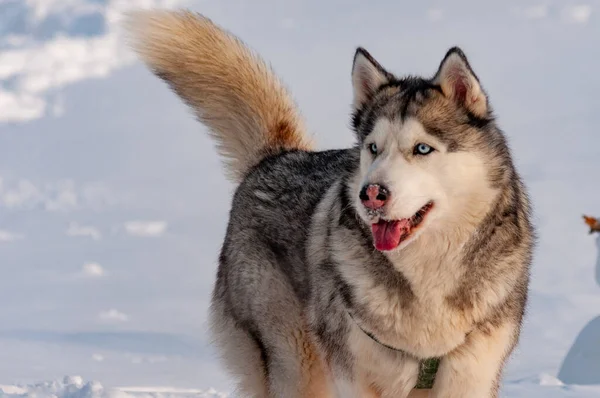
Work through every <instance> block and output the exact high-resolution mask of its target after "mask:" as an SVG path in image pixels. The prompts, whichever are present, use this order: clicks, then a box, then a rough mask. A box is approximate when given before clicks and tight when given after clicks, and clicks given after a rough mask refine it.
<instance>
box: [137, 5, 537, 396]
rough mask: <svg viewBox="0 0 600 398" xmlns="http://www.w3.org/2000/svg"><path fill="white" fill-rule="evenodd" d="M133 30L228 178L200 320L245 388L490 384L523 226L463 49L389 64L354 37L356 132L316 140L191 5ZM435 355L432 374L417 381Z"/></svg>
mask: <svg viewBox="0 0 600 398" xmlns="http://www.w3.org/2000/svg"><path fill="white" fill-rule="evenodd" d="M128 29H129V31H130V32H131V33H132V35H131V38H132V45H133V47H134V48H135V50H136V51H137V53H138V54H139V55H140V57H141V58H142V59H143V60H144V61H145V63H146V64H147V65H148V66H149V68H150V69H151V70H152V71H153V72H154V73H155V74H156V75H157V76H158V77H160V78H161V79H163V80H164V81H166V82H167V83H168V84H169V86H170V87H171V88H172V89H173V90H174V91H175V92H176V93H177V94H178V95H179V96H180V97H181V98H182V99H183V100H184V101H185V102H186V103H187V104H188V105H189V106H190V107H191V108H192V109H193V111H194V112H195V114H196V115H197V117H198V119H199V120H200V121H201V122H202V123H204V124H205V125H206V126H207V127H208V128H209V130H210V133H211V134H212V136H213V137H214V139H215V140H216V142H217V144H218V149H219V151H220V153H221V154H222V155H223V157H224V158H225V164H226V166H227V169H228V171H229V176H230V177H231V178H232V180H233V181H235V182H236V183H238V186H237V189H236V192H235V195H234V196H233V203H232V207H231V212H230V219H229V225H228V229H227V234H226V237H225V240H224V243H223V247H222V251H221V255H220V258H219V268H218V273H217V278H216V284H215V287H214V291H213V296H212V303H211V315H210V322H211V326H212V332H213V335H214V338H215V341H216V344H217V346H218V347H219V350H220V354H221V356H222V358H223V363H224V365H226V367H227V369H228V370H229V371H230V372H231V374H232V376H234V377H235V379H236V381H237V382H238V385H239V393H240V394H241V395H242V396H245V397H284V398H293V397H343V398H352V397H407V396H413V395H412V394H417V395H420V396H430V397H445V398H469V397H472V398H482V397H497V395H498V389H499V380H500V378H501V374H502V370H503V368H504V364H505V361H506V359H507V357H508V356H509V355H510V353H511V352H512V350H513V348H514V347H515V344H516V343H517V340H518V337H519V333H520V327H521V323H522V318H523V314H524V310H525V306H526V301H527V292H528V283H529V266H530V262H531V259H532V247H533V245H534V241H535V238H534V230H533V227H532V224H531V221H530V208H529V202H528V198H527V194H526V190H525V188H524V185H523V183H522V181H521V179H520V177H519V175H518V173H517V171H516V170H515V166H514V164H513V161H512V159H511V154H510V151H509V148H508V146H507V142H506V139H505V136H504V134H503V133H502V131H501V130H500V128H499V127H498V124H497V122H496V121H495V119H494V116H493V113H492V108H491V106H490V103H489V100H488V96H487V94H486V93H485V91H484V90H483V88H482V86H481V85H480V83H479V79H478V77H477V76H476V75H475V73H474V72H473V70H472V69H471V67H470V65H469V62H468V61H467V58H466V57H465V55H464V54H463V52H462V51H461V50H460V49H459V48H452V49H450V50H449V51H448V52H447V54H446V55H445V57H444V58H443V60H442V61H441V64H440V65H439V68H438V70H437V72H436V73H435V75H433V77H431V78H422V77H397V76H395V75H393V74H392V73H390V72H388V71H387V70H386V69H384V68H383V67H382V66H381V65H380V64H379V63H378V62H377V61H376V60H375V59H374V58H373V57H372V56H371V55H369V53H368V52H367V51H366V50H364V49H362V48H358V50H357V51H356V54H355V56H354V62H353V66H352V74H351V75H352V84H353V88H354V101H353V117H352V125H353V127H354V132H355V135H356V145H355V146H354V147H352V148H348V149H340V150H328V151H317V150H315V149H313V144H312V142H311V139H310V137H309V136H308V135H307V134H306V133H305V127H304V125H303V123H302V121H301V118H300V117H299V115H298V113H297V110H296V106H295V104H294V102H293V100H292V99H291V98H290V96H289V95H288V93H287V91H286V89H285V88H284V86H283V84H282V83H281V82H280V81H279V80H278V78H277V77H276V76H275V75H274V73H273V72H272V71H271V69H270V68H269V67H268V66H267V65H266V64H265V63H264V62H263V61H262V60H261V59H260V57H259V56H258V55H256V54H255V53H254V52H252V51H251V50H249V49H248V47H246V46H245V45H244V44H243V43H242V42H241V41H240V40H239V39H238V38H237V37H235V36H234V35H232V34H230V33H228V32H226V31H225V30H223V29H221V28H220V27H218V26H217V25H215V24H214V23H212V22H211V21H210V20H209V19H207V18H205V17H203V16H201V15H197V14H194V13H191V12H188V11H145V12H139V13H136V14H133V15H131V16H130V18H129V19H128ZM430 358H436V359H438V360H439V368H438V370H437V375H436V377H435V382H434V384H433V387H432V388H431V390H430V391H421V392H417V390H415V391H412V390H413V389H414V387H415V383H416V382H417V377H418V374H419V369H420V364H421V363H422V362H423V361H424V360H426V359H430ZM411 391H412V392H411Z"/></svg>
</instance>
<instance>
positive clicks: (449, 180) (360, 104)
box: [350, 48, 512, 251]
mask: <svg viewBox="0 0 600 398" xmlns="http://www.w3.org/2000/svg"><path fill="white" fill-rule="evenodd" d="M352 82H353V86H354V115H353V127H354V130H355V132H356V135H357V138H358V145H359V147H360V167H359V169H358V172H357V175H356V176H354V179H353V181H352V182H351V184H350V190H351V195H353V197H354V198H355V199H354V204H355V206H356V209H357V211H358V213H359V215H360V217H361V218H362V219H363V220H364V221H365V222H366V223H368V224H369V225H370V226H371V230H372V233H373V239H374V242H375V246H376V248H377V249H378V250H382V251H389V250H395V249H401V248H402V247H404V246H406V245H407V244H408V243H409V242H411V241H413V240H415V239H417V237H418V236H419V235H420V234H421V233H428V232H427V231H430V232H432V233H433V232H435V231H437V232H442V233H452V232H453V231H454V230H455V229H456V228H465V227H467V226H475V225H476V224H477V223H479V222H480V221H481V220H482V218H483V217H484V216H485V214H486V213H487V212H488V211H489V208H490V205H491V204H492V202H493V201H494V199H495V198H496V197H497V192H498V190H499V187H500V186H502V184H504V183H505V182H506V181H507V179H508V178H509V177H508V175H509V174H510V171H511V170H512V163H511V159H510V155H509V153H508V148H507V145H506V142H505V139H504V136H503V134H502V132H501V131H500V130H499V129H498V128H497V127H496V125H495V122H494V119H493V117H492V111H491V108H490V105H489V102H488V97H487V95H486V93H485V92H484V90H483V88H482V87H481V85H480V83H479V79H478V78H477V76H476V75H475V73H474V72H473V70H472V69H471V66H470V65H469V62H468V60H467V58H466V57H465V55H464V53H463V52H462V51H461V50H460V49H458V48H452V49H451V50H449V51H448V52H447V54H446V56H445V57H444V59H443V60H442V62H441V63H440V65H439V68H438V70H437V72H436V73H435V75H434V76H433V77H432V78H420V77H405V78H397V77H395V76H394V75H392V74H391V73H390V72H388V71H386V70H385V69H384V68H383V67H382V66H381V65H380V64H379V63H378V62H377V61H375V59H374V58H373V57H372V56H371V55H370V54H369V53H368V52H367V51H365V50H364V49H362V48H359V49H358V50H357V52H356V55H355V58H354V65H353V69H352Z"/></svg>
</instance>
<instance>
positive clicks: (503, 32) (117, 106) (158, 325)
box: [0, 0, 600, 398]
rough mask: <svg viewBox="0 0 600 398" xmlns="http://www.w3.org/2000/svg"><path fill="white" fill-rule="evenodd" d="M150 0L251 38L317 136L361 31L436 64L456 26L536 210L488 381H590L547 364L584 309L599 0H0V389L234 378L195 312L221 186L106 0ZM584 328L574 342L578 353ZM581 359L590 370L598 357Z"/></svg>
mask: <svg viewBox="0 0 600 398" xmlns="http://www.w3.org/2000/svg"><path fill="white" fill-rule="evenodd" d="M153 5H155V6H169V7H179V6H186V5H187V6H189V7H191V8H192V9H194V10H198V11H202V12H204V13H205V14H207V15H208V16H210V17H212V18H213V19H214V20H215V21H217V22H218V23H221V24H223V25H225V26H227V27H228V28H229V29H231V30H232V31H234V32H235V33H238V34H239V35H241V36H242V37H243V38H244V39H245V40H246V41H247V42H249V43H251V44H252V45H253V47H254V48H256V49H257V50H258V51H259V52H260V53H261V54H263V55H264V57H265V58H267V59H268V60H269V61H270V62H271V63H272V64H273V66H274V67H275V69H276V70H277V71H278V72H279V74H280V75H281V76H282V77H283V79H284V80H285V81H286V82H287V83H288V85H289V87H290V88H291V90H292V92H293V93H294V94H295V96H296V99H297V101H298V103H299V105H300V107H301V109H302V110H303V113H304V115H305V116H306V119H307V121H308V124H309V126H310V129H311V130H312V131H314V132H315V135H316V137H317V139H318V140H319V142H320V143H321V144H322V145H321V146H322V147H323V148H332V147H340V146H348V145H350V144H351V143H352V135H351V133H350V132H349V131H348V124H349V121H348V120H349V119H348V112H349V109H350V106H349V104H350V98H351V92H350V80H349V73H350V67H351V61H352V56H353V54H354V48H355V47H356V46H357V45H362V46H365V47H366V48H367V49H369V50H370V51H371V52H372V53H373V55H374V56H375V57H376V58H378V59H379V60H380V61H381V62H382V63H383V64H384V65H386V66H387V67H389V68H390V69H391V70H393V71H395V72H398V73H400V74H402V73H425V74H429V73H433V72H434V71H435V69H436V67H437V65H438V63H439V61H440V59H441V57H442V56H443V54H444V53H445V51H446V49H447V48H449V47H450V46H452V45H455V44H458V45H460V46H462V47H463V49H464V50H465V51H466V53H467V55H468V56H469V57H470V60H471V63H472V65H473V67H474V68H475V71H476V72H477V73H478V75H479V77H480V78H481V80H482V82H483V85H484V86H485V87H486V88H487V90H488V92H489V94H490V96H491V102H492V105H493V106H494V108H495V109H496V113H497V115H498V118H499V121H500V123H501V125H502V127H503V128H504V130H505V131H506V132H507V134H508V136H509V139H510V143H511V146H512V148H513V153H514V155H515V159H516V162H517V164H518V166H519V168H520V169H521V170H522V173H523V175H524V177H525V179H526V182H527V184H528V187H529V189H530V192H531V196H532V199H533V203H534V206H535V222H536V225H537V226H538V228H539V244H538V247H537V251H536V256H535V263H534V267H533V278H532V285H531V300H530V304H529V310H528V315H527V320H526V324H525V327H524V330H523V336H522V340H521V344H520V346H519V348H518V350H517V351H516V352H515V354H514V356H513V357H512V358H511V361H510V363H509V367H508V369H507V373H506V378H505V384H504V385H503V396H505V397H534V398H537V397H551V398H552V397H588V396H589V397H591V396H600V387H583V386H580V387H577V386H568V385H567V386H565V385H560V383H559V382H558V381H557V380H556V377H557V376H558V374H559V370H560V368H561V364H562V363H563V360H564V359H565V357H566V356H567V353H568V352H569V350H570V348H571V346H572V345H573V343H574V342H575V341H576V340H577V337H578V335H579V333H580V332H581V331H582V330H583V329H584V327H585V326H586V325H588V323H590V322H591V321H592V320H594V319H595V318H596V317H598V316H599V315H600V285H599V282H600V281H597V280H596V279H595V278H594V275H595V266H596V258H597V254H598V250H597V247H596V242H595V237H593V236H589V235H587V230H586V227H585V226H584V225H583V223H582V219H581V215H582V213H590V214H592V215H594V214H595V215H598V216H600V204H599V203H600V185H598V184H597V183H596V181H597V178H596V177H594V175H593V174H592V173H594V172H597V170H600V156H599V152H598V151H599V150H598V148H600V138H599V137H600V136H599V135H598V127H597V126H598V125H600V113H599V112H598V107H599V106H600V102H599V101H598V99H597V98H598V96H597V93H598V92H599V90H600V74H598V71H599V70H600V55H599V52H598V50H597V46H598V45H597V38H598V37H600V17H599V15H600V13H599V10H600V3H598V2H597V1H585V0H584V1H581V2H577V3H574V2H563V1H559V0H548V1H544V2H537V1H529V0H526V1H517V0H512V1H496V2H485V4H484V3H483V2H478V1H475V0H459V1H453V2H452V6H450V5H446V3H444V2H432V1H422V2H410V3H409V2H398V1H391V0H386V1H381V2H379V3H377V5H375V3H373V4H372V5H367V3H366V2H359V1H357V0H351V1H345V2H341V1H340V0H330V1H327V2H321V1H317V0H305V1H300V0H293V1H292V0H285V1H279V0H256V1H253V2H251V3H250V2H247V1H242V0H222V1H211V0H198V1H194V0H135V1H134V0H52V1H50V0H27V1H25V0H4V1H0V258H2V262H0V276H1V277H2V282H3V283H2V285H1V288H2V297H3V305H2V306H0V319H2V322H1V323H0V358H1V360H0V383H3V384H4V385H6V386H15V385H20V386H23V387H19V388H16V387H10V388H9V387H3V391H4V393H3V394H0V396H28V394H29V396H32V394H34V393H35V391H37V393H36V394H37V396H45V395H49V394H50V393H51V391H52V388H55V389H58V390H60V389H61V388H63V387H61V383H59V382H54V383H50V384H47V385H46V384H39V383H41V382H42V381H44V380H59V381H62V380H63V377H64V376H65V375H81V376H82V377H83V378H84V380H86V381H90V380H99V381H100V382H101V383H102V385H104V386H105V388H104V389H102V390H100V389H99V387H98V386H99V384H86V383H84V382H83V381H82V382H81V383H80V382H79V381H78V380H79V379H71V381H72V382H71V383H67V384H68V387H64V388H66V390H63V392H59V391H58V390H56V392H55V393H53V394H55V395H57V396H61V397H66V396H68V397H71V398H75V397H82V396H83V397H92V396H94V395H93V394H96V396H102V397H109V396H110V397H114V396H131V395H133V396H140V395H142V396H143V394H146V395H147V396H155V397H158V396H163V397H164V396H169V394H171V395H170V396H180V397H181V396H196V397H198V396H202V394H204V392H201V391H200V390H202V389H208V388H210V387H214V388H216V389H217V390H218V391H224V392H227V391H230V390H231V386H230V383H229V380H228V379H227V377H226V376H225V375H224V374H223V372H222V369H221V368H220V367H219V366H218V365H216V362H215V360H214V352H213V351H212V350H211V348H210V345H209V342H208V339H207V335H206V324H205V320H206V310H207V303H208V299H209V295H210V289H211V286H212V283H213V281H214V274H215V267H216V259H217V254H218V250H219V245H220V242H221V239H222V238H223V235H224V232H225V225H226V219H227V211H228V206H229V197H230V194H231V191H232V188H233V187H232V186H231V185H230V184H228V183H227V182H226V181H225V180H224V179H223V173H222V170H221V168H220V164H219V159H218V158H217V156H216V155H215V151H214V147H213V144H212V142H211V141H210V140H209V139H208V138H207V136H206V134H205V130H204V128H203V127H201V126H199V125H198V124H197V123H196V122H195V121H194V120H193V118H192V117H191V116H190V114H189V112H188V111H187V110H186V109H185V107H184V106H183V105H182V104H181V103H180V101H179V100H178V99H177V98H176V97H175V96H174V95H173V94H172V93H170V92H169V91H168V89H167V88H166V86H165V85H164V84H162V83H161V82H160V81H159V80H158V79H156V78H155V77H153V76H151V75H150V73H149V72H148V71H146V70H145V69H144V68H143V67H142V66H141V65H140V64H139V63H137V62H135V60H134V58H133V57H132V56H131V54H130V53H129V52H128V51H127V50H126V48H125V47H124V44H123V42H122V40H121V36H120V32H119V29H118V28H117V27H116V21H118V18H119V15H120V13H121V12H122V11H124V10H125V9H127V8H131V7H137V6H143V7H148V6H153ZM207 195H213V197H212V198H209V197H208V196H207ZM215 198H216V200H212V199H215ZM207 199H211V200H210V202H208V201H207ZM207 203H211V205H210V206H207V205H206V204H207ZM590 325H591V326H592V327H593V326H594V324H590ZM592 337H594V335H592ZM599 339H600V338H599ZM599 341H600V340H599ZM598 346H600V344H598V345H593V346H592V345H590V347H589V349H588V350H585V349H584V350H582V351H581V350H579V349H578V350H575V351H574V352H576V353H583V354H581V355H582V358H583V357H585V360H586V361H589V356H590V355H595V354H594V353H595V352H596V350H595V348H596V347H598ZM580 348H581V347H580ZM584 348H585V347H584ZM578 355H579V354H578ZM582 361H583V359H582ZM575 362H577V356H575ZM585 363H587V362H585ZM586 369H588V370H591V371H592V372H595V371H597V374H598V375H600V361H599V362H597V367H594V366H592V367H591V368H590V366H589V363H588V365H586ZM36 383H37V384H36ZM599 384H600V383H599ZM28 385H29V387H27V386H28ZM31 385H33V387H31ZM36 385H37V387H35V386H36ZM45 386H46V387H45ZM47 386H50V387H47ZM119 386H147V390H145V391H142V390H141V389H140V388H138V389H135V391H134V390H132V389H127V388H119ZM153 386H173V388H176V389H177V391H179V392H178V393H177V394H179V395H176V393H175V392H165V390H164V388H163V389H162V390H161V389H159V388H155V387H153ZM45 388H46V389H45ZM48 388H49V389H48ZM36 389H37V390H36ZM44 389H45V390H44ZM183 389H188V390H186V391H187V392H186V391H184V390H183ZM189 389H192V390H189ZM94 391H96V392H94ZM148 391H154V392H148ZM160 391H162V392H160ZM119 394H120V395H119ZM127 394H129V395H127ZM136 394H137V395H136ZM159 394H162V395H159ZM194 394H195V395H194ZM207 394H209V395H208V396H211V395H210V394H211V393H207ZM213 395H214V394H213Z"/></svg>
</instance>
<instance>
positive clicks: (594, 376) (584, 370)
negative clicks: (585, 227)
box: [558, 234, 600, 385]
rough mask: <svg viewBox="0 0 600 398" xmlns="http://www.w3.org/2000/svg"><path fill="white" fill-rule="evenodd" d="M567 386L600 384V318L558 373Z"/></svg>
mask: <svg viewBox="0 0 600 398" xmlns="http://www.w3.org/2000/svg"><path fill="white" fill-rule="evenodd" d="M596 246H597V247H598V257H597V259H596V283H597V284H598V285H599V286H600V234H599V235H598V236H597V237H596ZM558 378H559V379H560V380H561V381H562V382H563V383H566V384H580V385H590V384H600V316H598V317H596V318H594V319H593V320H592V321H590V322H589V323H588V324H587V325H586V326H585V327H584V328H583V330H582V331H581V332H580V333H579V335H578V336H577V338H576V339H575V342H574V343H573V345H572V346H571V349H570V350H569V352H568V353H567V356H566V357H565V359H564V361H563V363H562V365H561V367H560V371H559V373H558Z"/></svg>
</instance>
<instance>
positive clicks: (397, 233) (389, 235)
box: [371, 218, 410, 251]
mask: <svg viewBox="0 0 600 398" xmlns="http://www.w3.org/2000/svg"><path fill="white" fill-rule="evenodd" d="M371 230H372V232H373V239H374V240H375V248H376V249H377V250H381V251H384V250H393V249H395V248H396V247H398V245H399V244H400V242H402V240H403V238H405V237H406V236H408V234H409V232H410V220H409V219H407V218H404V219H402V220H396V221H384V220H380V221H379V222H378V223H377V224H373V225H371Z"/></svg>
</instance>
